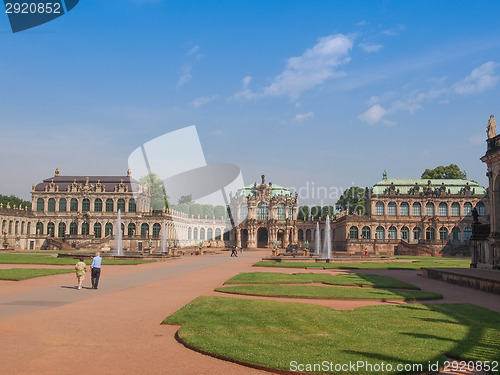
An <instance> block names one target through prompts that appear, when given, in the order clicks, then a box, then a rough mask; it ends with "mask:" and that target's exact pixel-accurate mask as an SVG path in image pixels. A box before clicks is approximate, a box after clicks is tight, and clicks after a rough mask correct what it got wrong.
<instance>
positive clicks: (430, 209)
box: [425, 202, 434, 216]
mask: <svg viewBox="0 0 500 375" xmlns="http://www.w3.org/2000/svg"><path fill="white" fill-rule="evenodd" d="M425 215H426V216H434V203H432V202H429V203H427V204H426V205H425Z"/></svg>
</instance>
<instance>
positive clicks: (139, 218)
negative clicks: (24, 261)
mask: <svg viewBox="0 0 500 375" xmlns="http://www.w3.org/2000/svg"><path fill="white" fill-rule="evenodd" d="M31 195H32V209H31V211H28V210H20V209H17V208H15V207H0V222H1V233H2V234H3V246H2V247H9V248H20V249H41V248H46V247H48V246H55V247H59V248H61V247H63V246H65V247H68V246H74V247H88V246H91V247H93V248H97V249H101V250H104V251H106V250H110V249H111V248H113V247H114V246H115V244H114V236H115V234H116V230H117V228H116V226H117V218H118V211H120V216H121V231H122V235H123V247H124V248H125V250H126V251H142V250H143V249H144V248H149V247H150V246H151V248H152V249H151V250H153V251H154V250H158V249H159V248H160V238H161V236H162V231H163V230H165V235H166V239H167V240H170V241H169V242H170V244H171V243H172V242H174V241H175V244H176V245H177V246H178V247H184V246H195V245H196V246H198V244H199V243H200V241H201V242H202V243H203V245H204V246H207V245H209V244H210V245H213V246H220V245H221V243H222V242H223V235H224V232H225V231H226V225H227V223H226V221H225V220H215V219H201V218H197V219H193V218H189V217H188V215H186V214H184V213H181V212H177V211H174V210H169V209H166V210H164V211H163V212H160V213H154V212H153V211H152V210H151V209H150V194H149V192H148V191H147V190H145V189H143V188H142V186H141V185H140V184H139V183H138V182H137V181H135V180H134V179H133V178H132V177H131V176H130V171H129V172H128V173H127V176H116V177H112V176H111V177H109V176H61V175H60V173H59V170H56V172H55V175H54V176H53V177H51V178H48V179H45V180H44V181H43V182H41V183H39V184H37V185H33V188H32V191H31ZM164 223H165V224H164Z"/></svg>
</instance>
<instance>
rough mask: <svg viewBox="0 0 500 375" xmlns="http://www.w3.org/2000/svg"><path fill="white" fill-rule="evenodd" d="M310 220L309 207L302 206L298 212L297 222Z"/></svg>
mask: <svg viewBox="0 0 500 375" xmlns="http://www.w3.org/2000/svg"><path fill="white" fill-rule="evenodd" d="M308 218H309V206H300V207H299V210H298V212H297V220H304V219H306V220H307V219H308Z"/></svg>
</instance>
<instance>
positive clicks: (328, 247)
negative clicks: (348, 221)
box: [323, 216, 332, 259]
mask: <svg viewBox="0 0 500 375" xmlns="http://www.w3.org/2000/svg"><path fill="white" fill-rule="evenodd" d="M323 256H324V257H325V258H326V259H330V258H331V257H332V240H331V238H330V216H327V217H326V223H325V238H324V239H323Z"/></svg>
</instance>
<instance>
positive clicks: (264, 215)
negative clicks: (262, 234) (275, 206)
mask: <svg viewBox="0 0 500 375" xmlns="http://www.w3.org/2000/svg"><path fill="white" fill-rule="evenodd" d="M268 218H269V207H268V206H267V203H264V202H260V203H259V205H258V206H257V220H267V219H268Z"/></svg>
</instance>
